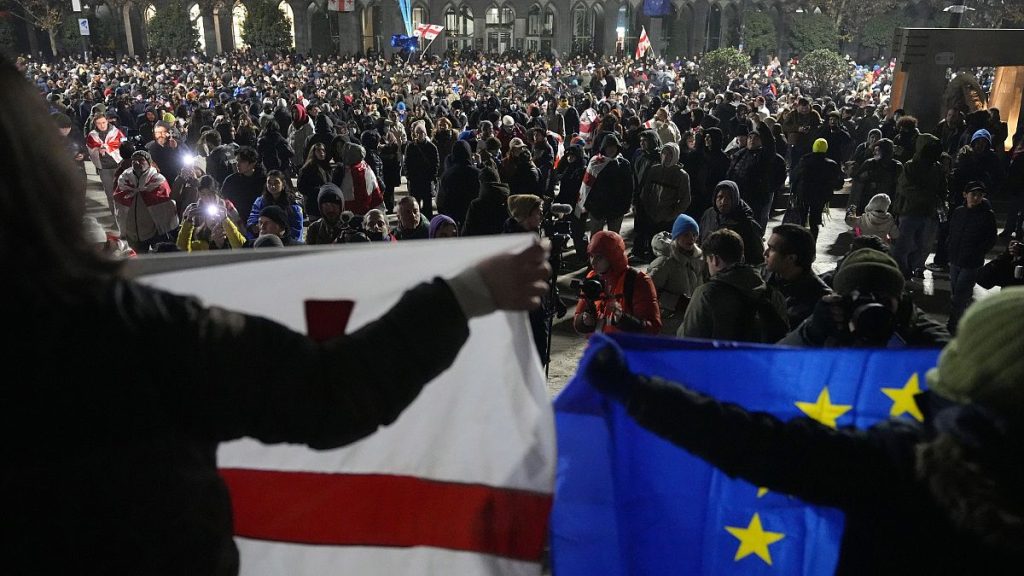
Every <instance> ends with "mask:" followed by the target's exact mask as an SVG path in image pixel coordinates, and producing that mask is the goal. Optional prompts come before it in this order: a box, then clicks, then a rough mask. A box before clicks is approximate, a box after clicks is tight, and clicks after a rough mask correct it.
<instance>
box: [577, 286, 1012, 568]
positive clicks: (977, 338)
mask: <svg viewBox="0 0 1024 576" xmlns="http://www.w3.org/2000/svg"><path fill="white" fill-rule="evenodd" d="M1022 314H1024V290H1020V289H1011V290H1006V291H1003V292H1000V293H999V294H996V295H993V296H991V297H990V298H987V299H985V300H983V301H981V302H979V303H978V304H976V305H975V306H973V307H972V308H971V309H970V310H969V311H968V312H967V315H966V316H965V317H964V320H963V322H962V324H961V332H960V334H959V335H958V336H957V338H956V340H955V341H954V343H951V344H949V345H947V346H946V348H945V349H944V350H943V352H942V355H941V356H940V358H939V364H938V367H937V368H933V369H932V370H929V371H928V373H927V380H928V387H929V389H930V390H929V391H927V392H923V393H918V394H917V395H916V396H915V397H914V398H913V400H912V401H913V403H914V404H913V406H912V408H911V409H915V408H916V412H917V414H915V418H907V417H903V418H894V419H890V420H886V421H883V422H880V423H878V424H875V425H873V426H871V427H870V428H868V429H866V430H858V429H854V428H841V429H835V428H831V427H829V426H826V425H824V424H821V423H819V422H817V421H815V420H813V419H810V418H807V417H798V418H793V419H790V420H788V421H785V420H781V419H779V418H777V417H775V416H772V415H769V414H765V413H763V412H757V413H755V412H751V411H748V410H746V409H744V408H743V407H741V406H738V405H736V404H732V403H725V402H721V401H719V400H716V399H715V398H713V397H711V396H709V395H707V394H702V393H700V392H696V391H694V390H691V389H689V388H687V387H686V386H685V383H676V382H669V381H667V380H664V379H662V378H659V377H657V376H647V375H639V374H636V373H634V372H632V371H631V370H630V369H629V366H628V365H627V364H626V361H625V359H624V357H623V355H622V352H621V351H620V350H619V349H618V347H617V346H616V345H615V344H614V343H612V342H610V341H607V342H602V344H601V346H602V347H601V348H600V349H597V350H591V351H590V352H591V353H592V357H593V361H592V362H591V363H590V364H588V365H587V367H586V369H585V373H584V376H585V379H586V381H587V382H589V383H590V384H591V385H592V386H594V387H595V388H597V389H599V390H601V391H603V392H604V393H605V394H607V395H608V396H610V397H611V398H612V399H614V400H615V401H617V402H619V403H621V405H622V406H624V407H625V408H626V411H627V412H628V414H629V415H630V417H632V418H633V419H634V420H635V421H636V422H637V423H638V424H639V425H640V426H642V427H643V428H646V429H647V430H649V431H651V432H653V433H654V434H657V435H658V436H660V437H661V438H663V439H665V440H667V441H669V442H671V443H673V444H675V445H676V446H679V447H680V448H683V449H684V450H687V451H688V452H690V453H691V454H693V455H694V456H697V457H699V458H702V459H704V460H705V461H707V462H708V463H709V464H711V465H713V466H715V467H717V468H719V469H720V470H721V471H723V472H725V473H726V474H727V475H729V476H730V477H734V478H740V479H742V480H745V481H746V482H749V483H751V484H752V485H754V486H763V487H765V488H767V489H769V490H771V491H777V492H780V493H783V494H788V495H792V496H794V497H797V498H800V499H801V500H804V501H806V502H808V503H810V504H813V505H817V506H829V507H834V508H839V509H840V510H842V511H843V512H844V513H845V516H846V518H845V526H844V528H843V534H842V540H841V544H840V551H839V561H838V565H837V566H836V572H835V573H836V574H839V575H844V576H845V575H856V574H949V575H954V574H1014V573H1016V570H1017V569H1018V567H1019V566H1021V564H1022V563H1024V532H1022V528H1021V524H1020V521H1019V519H1020V518H1021V517H1022V516H1024V504H1022V500H1021V497H1020V486H1021V478H1024V454H1022V453H1021V452H1022V449H1021V446H1024V433H1022V430H1024V400H1022V399H1024V393H1022V388H1021V382H1024V362H1022V360H1021V358H1022V352H1024V351H1022V350H1021V347H1020V346H1019V338H1018V336H1019V318H1020V317H1021V315H1022ZM1008 338H1009V339H1013V341H1014V342H1017V343H1018V345H1016V346H1007V345H1003V346H995V347H993V346H992V344H993V343H995V342H1000V343H1006V342H1008Z"/></svg>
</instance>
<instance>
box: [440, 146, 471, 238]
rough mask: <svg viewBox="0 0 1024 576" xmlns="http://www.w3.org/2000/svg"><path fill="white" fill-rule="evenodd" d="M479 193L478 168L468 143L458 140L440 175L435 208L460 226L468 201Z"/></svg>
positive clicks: (464, 219) (464, 218) (467, 207)
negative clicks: (446, 165) (471, 155)
mask: <svg viewBox="0 0 1024 576" xmlns="http://www.w3.org/2000/svg"><path fill="white" fill-rule="evenodd" d="M479 194H480V170H479V169H477V167H476V166H473V163H472V161H471V158H470V150H469V144H468V143H467V142H465V141H463V140H459V141H458V142H456V143H455V145H454V146H453V147H452V154H451V162H450V164H449V166H448V169H447V170H445V171H444V174H442V175H441V186H440V188H439V190H438V192H437V210H438V212H440V213H441V214H444V215H446V216H450V217H451V218H452V219H453V220H455V221H456V222H457V223H458V224H459V225H460V226H461V225H462V224H463V223H465V221H466V212H467V211H468V210H469V205H470V203H471V202H472V201H473V200H474V199H475V198H476V197H477V196H478V195H479Z"/></svg>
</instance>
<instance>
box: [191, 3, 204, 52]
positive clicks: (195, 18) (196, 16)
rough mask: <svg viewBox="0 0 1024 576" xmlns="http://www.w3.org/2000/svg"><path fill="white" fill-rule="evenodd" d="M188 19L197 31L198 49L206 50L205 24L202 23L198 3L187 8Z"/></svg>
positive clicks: (201, 13)
mask: <svg viewBox="0 0 1024 576" xmlns="http://www.w3.org/2000/svg"><path fill="white" fill-rule="evenodd" d="M188 19H189V21H191V22H192V25H193V26H195V27H196V31H197V32H199V51H200V52H206V25H205V24H204V23H203V12H202V10H200V9H199V4H193V5H192V7H191V8H189V9H188Z"/></svg>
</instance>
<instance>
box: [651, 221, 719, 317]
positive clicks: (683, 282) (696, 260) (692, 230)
mask: <svg viewBox="0 0 1024 576" xmlns="http://www.w3.org/2000/svg"><path fill="white" fill-rule="evenodd" d="M699 233H700V231H699V228H698V226H697V221H696V220H694V219H693V218H691V217H690V216H687V215H686V214H680V215H679V216H678V217H677V218H676V221H675V223H674V224H673V225H672V231H671V232H660V233H658V234H657V235H656V236H655V237H654V239H653V240H652V241H651V247H652V248H653V249H654V253H655V254H656V255H657V258H655V260H654V262H651V267H650V269H649V270H648V273H649V274H650V276H651V280H653V281H654V288H655V289H656V290H657V291H658V302H659V304H660V305H661V321H662V329H661V333H662V334H668V335H671V336H675V334H676V331H677V330H678V329H679V326H680V324H682V322H683V315H684V314H685V313H686V307H687V305H688V304H689V303H690V296H691V295H692V294H693V291H694V290H696V289H697V286H700V285H701V284H703V283H704V282H705V281H707V279H708V269H707V265H706V264H705V263H704V254H703V253H702V252H701V249H700V248H699V247H698V246H697V236H698V235H699Z"/></svg>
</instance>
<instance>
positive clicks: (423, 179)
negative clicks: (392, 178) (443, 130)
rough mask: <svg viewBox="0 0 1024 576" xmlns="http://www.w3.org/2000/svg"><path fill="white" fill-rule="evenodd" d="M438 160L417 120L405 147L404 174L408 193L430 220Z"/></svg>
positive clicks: (422, 126)
mask: <svg viewBox="0 0 1024 576" xmlns="http://www.w3.org/2000/svg"><path fill="white" fill-rule="evenodd" d="M439 168H440V160H439V158H438V156H437V147H436V146H434V143H433V142H431V141H430V140H428V139H427V128H426V126H425V125H424V124H423V122H417V123H415V124H414V126H413V130H412V142H409V144H408V146H406V149H405V174H406V182H407V183H408V185H409V195H410V196H412V197H413V198H415V199H417V200H419V202H420V210H421V211H422V213H423V215H424V216H425V217H426V218H427V220H430V219H431V218H433V217H434V193H435V189H436V186H437V172H438V169H439Z"/></svg>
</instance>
